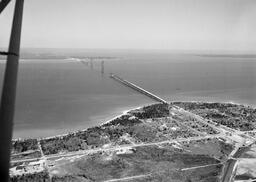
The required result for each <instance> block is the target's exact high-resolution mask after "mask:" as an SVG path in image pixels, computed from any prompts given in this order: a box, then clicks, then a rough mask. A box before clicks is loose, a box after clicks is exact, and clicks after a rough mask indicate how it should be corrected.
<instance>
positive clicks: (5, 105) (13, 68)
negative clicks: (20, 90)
mask: <svg viewBox="0 0 256 182" xmlns="http://www.w3.org/2000/svg"><path fill="white" fill-rule="evenodd" d="M9 2H10V0H2V1H1V2H0V13H1V12H2V11H3V9H4V8H5V7H6V6H7V5H8V3H9ZM23 4H24V0H16V3H15V8H14V16H13V22H12V30H11V36H10V42H9V50H8V52H2V54H5V55H7V62H6V66H5V73H4V80H3V89H2V97H1V103H0V179H1V181H3V182H8V181H9V167H10V154H11V145H12V143H11V142H12V130H13V118H14V111H15V96H16V85H17V75H18V65H19V56H18V55H19V53H20V37H21V25H22V14H23Z"/></svg>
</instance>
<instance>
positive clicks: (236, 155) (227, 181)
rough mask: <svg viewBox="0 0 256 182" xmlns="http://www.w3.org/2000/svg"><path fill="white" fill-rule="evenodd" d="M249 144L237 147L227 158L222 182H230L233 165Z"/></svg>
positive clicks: (234, 165)
mask: <svg viewBox="0 0 256 182" xmlns="http://www.w3.org/2000/svg"><path fill="white" fill-rule="evenodd" d="M250 147H251V145H249V146H245V147H239V148H238V149H237V151H236V152H235V153H234V155H233V156H232V157H231V159H228V160H227V163H226V165H225V166H224V172H223V176H222V182H230V181H231V179H232V178H233V176H234V172H235V170H234V169H235V167H236V164H237V160H236V159H237V158H239V157H240V156H241V155H242V154H243V153H244V152H245V151H246V150H248V148H250Z"/></svg>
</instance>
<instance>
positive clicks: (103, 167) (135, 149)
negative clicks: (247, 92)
mask: <svg viewBox="0 0 256 182" xmlns="http://www.w3.org/2000/svg"><path fill="white" fill-rule="evenodd" d="M255 120H256V109H254V108H252V107H249V106H244V105H238V104H231V103H204V102H171V103H168V104H166V103H157V104H152V105H148V106H145V107H141V108H137V109H134V110H130V111H128V112H125V113H124V114H122V115H120V116H118V117H116V118H115V119H113V120H111V121H109V122H107V123H104V124H102V125H100V126H96V127H93V128H88V129H86V130H81V131H77V132H73V133H69V134H66V135H61V136H55V137H48V138H41V139H24V140H22V139H21V140H13V147H12V157H11V161H12V163H11V168H10V174H11V180H12V181H22V180H26V179H31V180H32V181H38V180H45V181H88V182H89V181H109V182H113V181H177V182H183V181H184V182H187V181H193V182H194V181H195V182H198V181H223V182H224V181H231V180H233V179H234V178H236V177H238V178H239V176H236V175H235V174H236V167H237V160H238V158H239V157H240V156H241V155H242V154H243V153H244V152H245V151H247V150H248V149H249V147H250V146H251V145H252V144H254V143H255V141H256V122H255Z"/></svg>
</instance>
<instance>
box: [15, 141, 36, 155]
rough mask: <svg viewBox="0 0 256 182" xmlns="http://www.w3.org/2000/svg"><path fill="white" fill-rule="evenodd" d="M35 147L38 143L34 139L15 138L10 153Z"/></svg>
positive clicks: (34, 148)
mask: <svg viewBox="0 0 256 182" xmlns="http://www.w3.org/2000/svg"><path fill="white" fill-rule="evenodd" d="M37 149H38V145H37V140H36V139H26V140H15V141H13V142H12V153H20V152H25V151H27V150H37Z"/></svg>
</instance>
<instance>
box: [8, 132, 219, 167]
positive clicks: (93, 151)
mask: <svg viewBox="0 0 256 182" xmlns="http://www.w3.org/2000/svg"><path fill="white" fill-rule="evenodd" d="M219 137H222V135H221V134H217V135H207V136H199V137H190V138H178V139H173V140H165V141H161V142H152V143H140V144H133V145H121V146H115V147H110V148H105V149H104V148H99V149H91V150H80V151H75V152H69V153H65V154H52V155H45V156H44V157H45V158H46V159H51V158H56V157H70V156H74V155H88V154H93V153H97V152H106V151H115V150H122V149H127V148H133V147H143V146H151V145H161V144H168V143H175V142H189V141H196V140H202V139H208V138H219ZM38 159H40V158H33V159H24V160H14V161H12V163H16V162H28V161H34V160H38Z"/></svg>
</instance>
